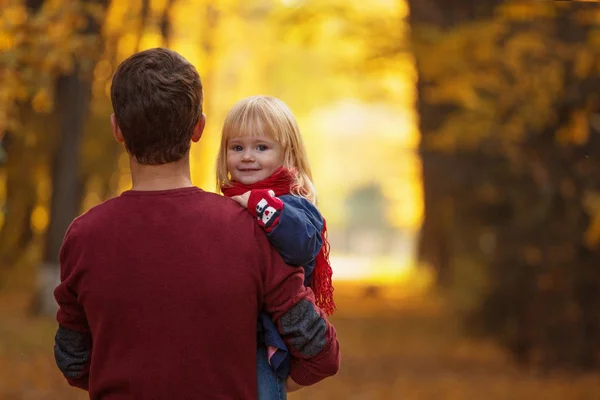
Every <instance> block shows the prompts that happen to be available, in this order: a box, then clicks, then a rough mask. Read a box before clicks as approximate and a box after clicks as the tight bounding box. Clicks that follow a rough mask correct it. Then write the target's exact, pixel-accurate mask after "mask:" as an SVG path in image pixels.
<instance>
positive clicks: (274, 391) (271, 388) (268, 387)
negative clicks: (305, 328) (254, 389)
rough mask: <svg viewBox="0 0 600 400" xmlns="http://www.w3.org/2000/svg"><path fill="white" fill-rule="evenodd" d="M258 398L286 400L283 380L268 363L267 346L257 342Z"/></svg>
mask: <svg viewBox="0 0 600 400" xmlns="http://www.w3.org/2000/svg"><path fill="white" fill-rule="evenodd" d="M256 372H257V377H258V400H286V399H287V393H286V391H285V381H284V380H283V379H281V378H279V377H278V376H277V375H276V374H275V371H273V369H272V368H271V365H270V364H269V359H268V355H267V347H266V346H265V345H264V344H259V345H258V348H257V350H256Z"/></svg>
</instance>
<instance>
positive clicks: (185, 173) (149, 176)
mask: <svg viewBox="0 0 600 400" xmlns="http://www.w3.org/2000/svg"><path fill="white" fill-rule="evenodd" d="M129 166H130V168H131V181H132V183H133V185H132V187H131V190H144V191H150V190H170V189H180V188H185V187H191V186H193V184H192V179H191V175H190V161H189V157H184V158H183V159H181V160H179V161H175V162H172V163H168V164H161V165H145V164H139V163H138V162H137V161H136V160H135V159H134V158H132V157H130V159H129Z"/></svg>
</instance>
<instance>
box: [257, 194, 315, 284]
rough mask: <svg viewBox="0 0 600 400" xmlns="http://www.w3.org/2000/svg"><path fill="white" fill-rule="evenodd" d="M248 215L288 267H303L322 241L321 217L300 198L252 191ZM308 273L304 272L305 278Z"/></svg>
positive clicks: (312, 206)
mask: <svg viewBox="0 0 600 400" xmlns="http://www.w3.org/2000/svg"><path fill="white" fill-rule="evenodd" d="M248 211H249V212H250V213H252V214H253V215H255V216H256V218H257V220H258V223H259V225H260V226H261V227H263V229H264V230H265V231H266V232H267V236H268V238H269V241H270V242H271V243H272V244H273V245H274V246H275V247H276V248H277V250H278V251H279V253H280V254H281V256H282V257H283V259H284V261H285V262H286V263H288V264H290V265H295V266H306V265H307V264H308V263H310V262H311V261H312V260H314V259H315V257H316V256H317V254H319V251H320V250H321V246H322V245H323V239H322V236H321V232H322V230H323V217H322V216H321V213H320V212H319V210H317V208H316V207H315V206H314V205H313V204H312V203H311V202H310V201H308V200H306V199H305V198H303V197H298V196H293V195H286V196H281V197H275V196H273V195H272V194H271V193H269V191H268V190H253V191H252V192H251V194H250V197H249V199H248ZM310 272H311V271H306V273H307V275H308V274H310Z"/></svg>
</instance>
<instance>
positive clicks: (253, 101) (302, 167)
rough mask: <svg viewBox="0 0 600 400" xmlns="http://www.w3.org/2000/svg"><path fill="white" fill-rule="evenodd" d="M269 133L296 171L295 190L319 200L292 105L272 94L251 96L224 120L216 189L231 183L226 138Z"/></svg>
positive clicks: (308, 198) (218, 157) (285, 162)
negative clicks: (290, 107)
mask: <svg viewBox="0 0 600 400" xmlns="http://www.w3.org/2000/svg"><path fill="white" fill-rule="evenodd" d="M259 135H264V136H268V137H269V138H270V139H273V140H275V141H277V142H278V143H279V144H280V145H281V148H282V150H283V167H284V168H287V169H295V170H296V171H297V174H296V179H295V182H294V183H293V184H292V188H291V192H292V194H294V195H296V196H300V197H304V198H305V199H307V200H308V201H310V202H311V203H313V204H316V201H317V195H316V190H315V187H314V185H313V183H312V173H311V171H310V165H309V164H308V157H307V154H306V149H305V148H304V143H303V142H302V137H301V136H300V129H299V128H298V123H297V122H296V118H294V115H293V114H292V111H291V110H290V109H289V107H288V106H287V105H286V104H285V103H284V102H283V101H281V100H279V99H277V98H275V97H271V96H252V97H247V98H245V99H242V100H240V101H239V102H238V103H236V104H235V105H234V106H233V108H232V109H231V111H229V114H227V117H226V118H225V122H224V124H223V132H222V134H221V146H220V148H219V155H218V156H217V166H216V173H217V191H220V190H221V188H222V187H226V186H230V185H231V181H230V176H229V171H228V170H227V142H228V140H229V139H231V138H235V137H240V136H259Z"/></svg>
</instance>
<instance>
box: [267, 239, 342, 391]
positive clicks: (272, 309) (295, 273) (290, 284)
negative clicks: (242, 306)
mask: <svg viewBox="0 0 600 400" xmlns="http://www.w3.org/2000/svg"><path fill="white" fill-rule="evenodd" d="M257 240H258V242H259V243H258V246H259V248H260V249H261V253H262V257H263V260H262V267H263V270H262V278H263V308H264V310H265V311H266V312H267V313H269V314H270V315H271V317H272V319H273V322H274V323H275V326H276V327H277V330H278V331H279V333H280V335H281V337H282V338H283V340H284V342H285V343H286V345H287V346H288V350H289V351H290V354H291V356H292V363H291V369H290V376H291V378H292V379H293V380H294V381H295V382H296V383H298V384H300V385H304V386H309V385H313V384H315V383H317V382H319V381H321V380H322V379H324V378H326V377H329V376H332V375H335V374H336V373H337V371H338V370H339V367H340V350H339V343H338V340H337V334H336V331H335V328H334V327H333V325H331V324H330V323H329V321H328V320H327V318H326V317H325V314H324V312H323V311H322V310H321V309H319V308H318V307H317V306H316V305H315V297H314V294H313V292H312V290H311V289H310V288H307V287H305V286H304V284H303V283H304V273H303V269H302V268H292V267H290V266H289V265H287V264H285V263H284V262H283V260H282V258H281V256H280V255H279V253H278V252H277V250H276V249H275V248H274V247H272V246H270V245H269V243H268V241H267V239H266V238H265V236H264V234H262V235H257Z"/></svg>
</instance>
